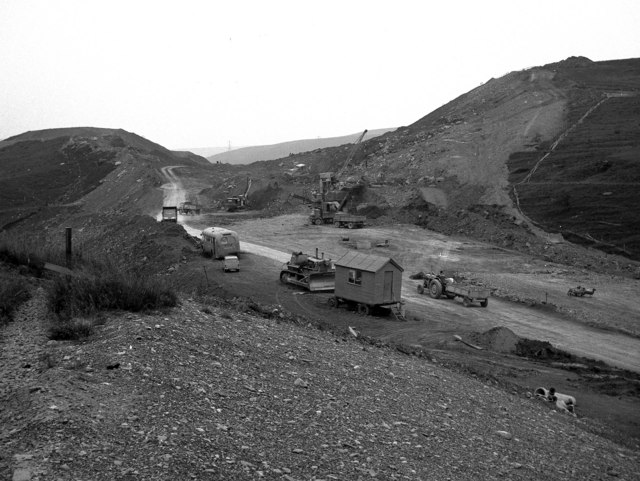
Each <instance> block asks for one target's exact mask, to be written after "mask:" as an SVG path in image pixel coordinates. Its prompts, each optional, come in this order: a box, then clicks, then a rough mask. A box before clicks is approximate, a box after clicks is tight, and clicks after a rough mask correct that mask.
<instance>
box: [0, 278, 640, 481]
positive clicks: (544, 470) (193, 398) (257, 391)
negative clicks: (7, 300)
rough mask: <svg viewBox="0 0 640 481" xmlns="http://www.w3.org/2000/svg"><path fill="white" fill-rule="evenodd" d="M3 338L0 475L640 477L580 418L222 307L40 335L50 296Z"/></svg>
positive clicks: (190, 307) (29, 308) (433, 364)
mask: <svg viewBox="0 0 640 481" xmlns="http://www.w3.org/2000/svg"><path fill="white" fill-rule="evenodd" d="M39 292H40V293H39V294H38V295H36V296H35V297H34V299H33V300H32V301H30V302H29V303H28V304H27V305H25V306H24V308H23V309H22V311H21V312H20V313H19V315H18V317H17V319H16V321H15V322H13V323H12V324H10V325H8V326H7V327H5V328H4V329H3V331H2V332H1V341H0V342H1V343H2V362H1V363H0V365H1V369H2V372H1V373H0V374H1V376H0V379H1V380H2V381H1V383H0V387H1V391H0V447H1V451H0V475H3V476H4V478H5V479H13V480H14V481H16V480H31V481H35V480H50V479H55V480H84V479H92V480H114V479H154V480H161V479H162V480H165V479H166V480H177V479H225V480H226V479H260V478H264V479H284V480H288V481H291V480H316V481H318V480H338V479H415V480H420V479H424V480H426V479H433V480H443V479H542V478H546V477H554V478H559V479H580V480H583V479H609V478H618V479H629V480H631V479H638V478H639V476H640V462H639V461H640V456H639V454H640V453H638V452H636V451H630V450H628V449H626V448H623V447H621V446H619V445H617V444H615V443H612V442H611V441H608V440H606V439H604V438H601V437H599V436H597V435H595V434H592V433H591V432H590V430H589V425H588V420H585V419H577V418H574V417H571V416H568V415H565V414H562V413H560V412H557V411H555V410H553V409H551V408H550V406H549V405H547V404H546V403H543V402H540V401H536V400H533V399H528V398H526V397H518V396H516V395H513V394H510V393H505V392H503V391H500V390H497V389H496V388H494V387H492V386H490V385H486V384H483V383H481V382H480V381H477V380H475V379H473V378H471V377H465V376H464V375H461V374H458V373H455V372H452V371H450V370H448V369H446V368H444V367H443V366H441V365H439V364H438V363H437V361H433V360H431V361H428V360H425V359H420V358H415V357H411V356H407V355H405V354H402V353H400V352H398V351H395V350H392V349H389V348H385V347H375V346H371V345H369V344H366V343H363V342H360V341H359V340H358V339H355V338H353V337H348V338H341V337H335V336H334V335H333V334H330V333H329V332H326V331H320V330H317V329H315V328H313V327H311V326H304V325H299V324H298V323H296V322H292V321H291V320H290V319H287V318H285V317H284V316H283V315H282V314H277V315H275V316H274V315H268V316H266V317H265V316H259V315H255V314H256V313H255V312H254V311H251V310H250V309H246V312H243V310H242V309H240V310H238V309H232V308H230V307H228V306H225V305H222V304H220V303H219V301H216V300H210V301H209V302H202V301H200V302H198V301H196V300H193V299H184V300H183V303H182V305H181V306H180V307H179V308H175V309H173V310H171V311H167V312H155V313H151V314H146V315H137V314H114V315H111V316H109V317H108V319H107V320H106V323H105V324H104V325H103V326H101V327H100V328H99V329H98V331H97V333H96V334H95V336H94V337H93V338H92V339H90V340H88V341H85V342H81V343H78V342H53V341H49V342H47V340H46V337H45V336H44V329H45V326H46V314H45V311H44V306H43V302H44V301H43V296H42V291H39Z"/></svg>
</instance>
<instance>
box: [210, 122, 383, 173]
mask: <svg viewBox="0 0 640 481" xmlns="http://www.w3.org/2000/svg"><path fill="white" fill-rule="evenodd" d="M392 130H395V128H388V129H374V130H369V131H368V132H367V134H366V135H365V136H364V138H363V141H364V140H368V139H372V138H374V137H378V136H380V135H382V134H384V133H386V132H390V131H392ZM360 134H362V132H358V133H355V134H351V135H344V136H342V137H327V138H322V139H304V140H293V141H289V142H282V143H279V144H272V145H256V146H251V147H241V148H239V149H235V150H230V151H228V152H222V153H220V154H215V155H212V156H209V157H207V159H208V160H209V161H210V162H212V163H214V164H215V163H221V164H252V163H253V162H258V161H261V160H275V159H281V158H284V157H288V156H289V155H291V154H299V153H301V152H310V151H312V150H316V149H326V148H328V147H336V146H338V145H343V144H349V143H353V142H355V141H356V140H357V138H358V136H360Z"/></svg>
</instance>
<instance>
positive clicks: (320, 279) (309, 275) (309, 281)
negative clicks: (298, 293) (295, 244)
mask: <svg viewBox="0 0 640 481" xmlns="http://www.w3.org/2000/svg"><path fill="white" fill-rule="evenodd" d="M335 276H336V270H335V267H334V265H333V262H331V259H325V258H324V254H323V255H322V257H318V249H316V255H315V257H312V256H309V255H307V254H303V253H302V252H293V253H292V254H291V260H289V262H287V263H286V264H284V265H283V266H282V270H281V271H280V282H282V283H283V284H293V285H296V286H300V287H304V288H305V289H307V290H308V291H310V292H319V291H333V289H334V287H335Z"/></svg>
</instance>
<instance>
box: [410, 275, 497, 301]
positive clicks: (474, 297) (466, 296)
mask: <svg viewBox="0 0 640 481" xmlns="http://www.w3.org/2000/svg"><path fill="white" fill-rule="evenodd" d="M425 291H427V292H428V293H429V295H430V296H431V297H433V298H434V299H440V298H441V297H442V296H443V295H444V296H445V297H447V298H449V299H455V298H456V297H460V298H462V303H463V304H464V305H465V306H466V307H468V306H470V305H471V304H472V303H474V302H479V303H480V306H482V307H487V305H488V304H489V296H490V295H491V289H487V288H484V287H478V286H471V285H466V284H458V283H456V282H455V281H454V279H453V277H447V276H445V274H444V273H443V272H442V271H441V272H440V274H434V273H430V274H426V276H425V278H424V280H423V282H422V284H420V285H418V292H419V293H420V294H424V292H425Z"/></svg>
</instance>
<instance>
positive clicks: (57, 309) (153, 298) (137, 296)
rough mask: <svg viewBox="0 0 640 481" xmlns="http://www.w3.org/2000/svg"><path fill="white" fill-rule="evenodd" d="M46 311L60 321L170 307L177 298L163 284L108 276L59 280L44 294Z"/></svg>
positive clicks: (141, 279) (155, 280)
mask: <svg viewBox="0 0 640 481" xmlns="http://www.w3.org/2000/svg"><path fill="white" fill-rule="evenodd" d="M47 300H48V304H49V309H50V310H51V311H52V312H53V313H54V314H56V315H57V316H58V317H60V318H62V319H71V318H73V317H77V316H86V315H93V314H96V313H98V312H101V311H109V310H122V311H131V312H139V311H145V310H151V309H158V308H163V307H174V306H176V305H177V304H178V296H177V294H176V293H175V291H173V290H172V289H171V288H170V287H168V286H167V285H166V284H165V283H164V282H163V281H161V280H159V279H155V278H149V277H137V276H133V275H126V274H117V273H110V274H107V275H105V276H99V277H70V276H67V277H59V278H57V279H55V281H54V282H53V284H52V286H51V288H50V289H49V291H48V293H47Z"/></svg>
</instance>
